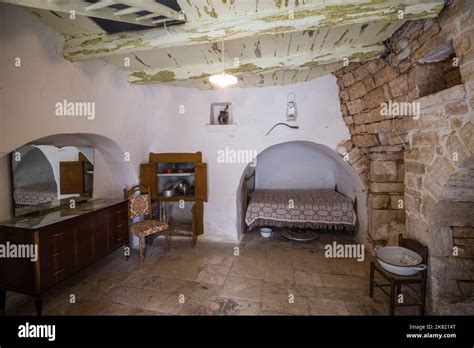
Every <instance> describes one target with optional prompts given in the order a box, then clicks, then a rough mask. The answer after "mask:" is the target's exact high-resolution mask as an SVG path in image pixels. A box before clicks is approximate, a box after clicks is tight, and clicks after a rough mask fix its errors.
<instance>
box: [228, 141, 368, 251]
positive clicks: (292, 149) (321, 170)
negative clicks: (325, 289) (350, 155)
mask: <svg viewBox="0 0 474 348" xmlns="http://www.w3.org/2000/svg"><path fill="white" fill-rule="evenodd" d="M254 171H255V173H256V174H255V185H256V188H259V187H260V188H274V189H277V188H286V189H311V188H312V189H318V188H326V189H327V188H331V189H333V188H334V186H335V185H337V188H338V191H339V192H340V193H342V194H344V195H345V196H347V197H349V198H351V199H355V198H357V202H358V204H357V210H358V211H357V218H358V232H357V234H356V236H355V238H356V239H357V240H358V241H360V242H362V243H364V242H365V241H366V240H367V238H368V237H367V205H366V200H367V194H366V191H365V188H364V184H363V182H362V180H361V178H360V176H359V174H358V173H357V172H356V170H355V169H354V168H353V167H352V166H351V165H350V164H349V163H348V162H347V161H345V160H344V159H343V157H342V156H341V155H340V154H338V153H337V152H336V151H334V150H332V149H330V148H329V147H327V146H325V145H321V144H318V143H315V142H311V141H289V142H283V143H279V144H275V145H272V146H269V147H267V148H266V149H264V150H263V151H261V152H260V153H258V155H257V157H256V161H254V162H252V163H250V164H248V165H247V167H246V168H245V169H244V171H243V172H242V175H241V178H240V182H239V186H238V189H237V231H238V234H239V239H241V238H242V237H243V234H244V232H245V231H246V225H245V221H244V220H245V211H244V200H245V197H244V195H245V189H244V183H245V177H246V176H247V177H248V176H250V175H251V174H252V173H253V172H254ZM249 182H250V181H249ZM285 185H286V186H285Z"/></svg>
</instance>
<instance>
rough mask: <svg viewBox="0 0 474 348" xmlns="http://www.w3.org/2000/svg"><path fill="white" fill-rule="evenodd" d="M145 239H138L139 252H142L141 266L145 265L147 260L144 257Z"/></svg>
mask: <svg viewBox="0 0 474 348" xmlns="http://www.w3.org/2000/svg"><path fill="white" fill-rule="evenodd" d="M143 239H144V238H143V237H138V250H139V252H140V264H142V263H143V261H144V260H145V256H144V255H143V244H144V243H143Z"/></svg>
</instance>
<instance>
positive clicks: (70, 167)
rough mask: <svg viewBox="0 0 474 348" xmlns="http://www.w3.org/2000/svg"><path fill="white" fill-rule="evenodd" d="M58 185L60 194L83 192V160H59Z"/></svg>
mask: <svg viewBox="0 0 474 348" xmlns="http://www.w3.org/2000/svg"><path fill="white" fill-rule="evenodd" d="M59 186H60V192H61V194H72V193H83V192H84V162H81V161H72V162H59Z"/></svg>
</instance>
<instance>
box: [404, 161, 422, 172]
mask: <svg viewBox="0 0 474 348" xmlns="http://www.w3.org/2000/svg"><path fill="white" fill-rule="evenodd" d="M404 165H405V172H406V173H411V174H417V175H424V174H425V165H424V164H423V163H418V162H414V161H405V163H404Z"/></svg>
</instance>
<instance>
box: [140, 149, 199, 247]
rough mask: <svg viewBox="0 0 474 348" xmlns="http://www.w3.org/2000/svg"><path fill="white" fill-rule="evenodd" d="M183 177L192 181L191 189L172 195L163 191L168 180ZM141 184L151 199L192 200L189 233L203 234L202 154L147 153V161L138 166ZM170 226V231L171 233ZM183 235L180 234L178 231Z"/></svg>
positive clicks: (164, 200)
mask: <svg viewBox="0 0 474 348" xmlns="http://www.w3.org/2000/svg"><path fill="white" fill-rule="evenodd" d="M178 180H186V181H187V182H188V184H190V186H191V183H194V191H193V192H191V193H187V194H182V193H175V194H174V195H173V196H172V197H166V196H164V195H163V194H162V192H163V190H165V189H166V188H167V186H168V185H170V183H172V182H173V181H178ZM140 184H142V185H144V186H149V187H150V190H151V195H152V200H153V201H154V202H158V203H159V204H163V203H164V202H180V201H184V202H191V204H192V208H191V214H192V218H191V223H192V232H191V236H192V237H193V240H194V241H196V239H197V236H199V235H201V234H203V233H204V202H207V195H208V182H207V163H203V162H202V153H201V152H195V153H150V156H149V162H148V163H142V164H141V165H140ZM172 227H173V226H171V229H170V230H171V232H173V228H172ZM180 235H182V234H180Z"/></svg>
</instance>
